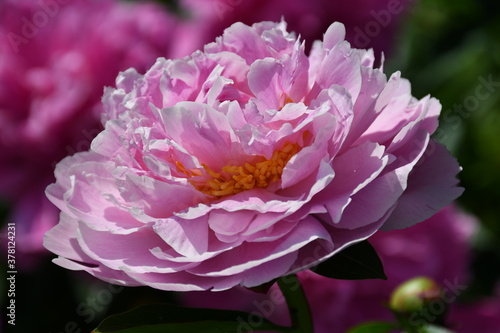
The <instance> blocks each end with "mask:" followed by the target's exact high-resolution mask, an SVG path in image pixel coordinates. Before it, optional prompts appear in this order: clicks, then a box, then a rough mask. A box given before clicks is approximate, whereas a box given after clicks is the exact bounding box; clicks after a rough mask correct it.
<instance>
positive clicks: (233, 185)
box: [176, 142, 300, 197]
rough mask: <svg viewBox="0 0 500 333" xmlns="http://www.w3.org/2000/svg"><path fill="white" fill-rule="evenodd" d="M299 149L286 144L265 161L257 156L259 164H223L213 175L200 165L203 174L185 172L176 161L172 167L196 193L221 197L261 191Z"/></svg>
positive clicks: (276, 177)
mask: <svg viewBox="0 0 500 333" xmlns="http://www.w3.org/2000/svg"><path fill="white" fill-rule="evenodd" d="M299 150H300V146H299V145H298V144H296V143H294V144H292V143H288V142H287V143H285V145H284V146H283V148H282V149H281V150H277V151H275V152H274V153H273V156H272V157H271V159H269V160H268V159H266V158H264V157H262V156H259V158H258V160H260V161H259V162H256V163H253V164H251V163H245V165H243V166H241V165H240V166H237V165H226V166H224V167H222V170H221V171H220V172H214V171H213V170H212V169H210V168H209V167H208V166H207V165H205V164H202V166H203V169H204V171H205V172H204V173H202V171H201V170H200V169H186V168H185V167H184V165H182V163H180V162H176V166H177V169H178V171H179V172H181V173H183V174H185V175H186V176H188V178H190V180H189V182H190V183H191V185H193V186H194V187H195V188H196V189H197V190H198V191H200V192H203V193H205V194H208V195H211V196H214V197H223V196H228V195H232V194H236V193H239V192H242V191H246V190H251V189H252V188H254V187H260V188H265V187H267V186H268V185H269V184H270V183H271V182H277V181H278V180H279V179H280V177H281V174H282V173H283V169H284V168H285V165H286V164H287V163H288V161H289V160H290V159H291V158H292V156H293V155H295V154H296V153H298V152H299ZM203 176H204V177H203ZM196 178H198V179H196ZM200 178H201V179H200Z"/></svg>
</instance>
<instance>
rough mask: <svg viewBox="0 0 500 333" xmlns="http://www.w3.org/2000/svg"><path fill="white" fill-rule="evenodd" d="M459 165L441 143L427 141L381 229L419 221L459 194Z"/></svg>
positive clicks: (401, 226) (406, 225) (396, 227)
mask: <svg viewBox="0 0 500 333" xmlns="http://www.w3.org/2000/svg"><path fill="white" fill-rule="evenodd" d="M459 171H460V166H459V165H458V163H457V161H456V160H455V159H454V158H453V157H452V156H451V155H450V153H449V152H448V151H447V150H446V148H444V147H443V146H442V145H440V144H438V143H436V142H434V141H430V143H429V146H428V147H427V150H426V151H425V153H424V155H423V156H422V158H421V160H420V161H419V164H417V165H416V167H415V168H414V170H413V171H412V172H411V174H410V176H409V179H408V188H407V189H406V191H405V192H404V194H403V195H402V196H401V198H400V199H399V200H398V204H397V206H396V209H395V210H394V213H393V214H392V215H391V216H390V217H389V219H388V220H387V222H386V223H385V224H384V226H383V228H382V230H392V229H402V228H407V227H409V226H412V225H414V224H416V223H418V222H421V221H423V220H425V219H427V218H429V217H430V216H432V215H433V214H435V213H436V212H437V211H438V210H439V209H441V208H442V207H445V206H447V205H448V204H449V203H451V202H452V201H453V200H455V199H456V198H457V197H459V196H460V195H461V194H462V192H463V188H461V187H458V186H457V184H458V179H457V178H456V175H457V173H458V172H459Z"/></svg>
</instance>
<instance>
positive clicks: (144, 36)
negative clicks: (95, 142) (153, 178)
mask: <svg viewBox="0 0 500 333" xmlns="http://www.w3.org/2000/svg"><path fill="white" fill-rule="evenodd" d="M174 28H175V19H174V18H173V17H171V16H170V15H169V14H168V13H167V12H166V11H165V10H163V9H162V8H161V7H159V6H158V5H154V4H152V3H141V4H131V3H121V2H120V3H119V2H117V1H112V0H104V1H92V0H73V1H62V0H57V1H56V0H42V1H31V0H4V1H2V2H1V3H0V184H1V185H0V197H2V198H3V199H4V200H7V201H8V202H10V203H12V204H13V207H12V217H11V218H10V221H11V222H12V221H13V222H15V223H17V231H18V232H17V239H18V243H17V244H18V250H19V251H21V252H22V251H23V250H24V251H38V250H41V249H43V246H42V238H43V233H44V232H46V231H47V230H48V229H49V228H50V227H52V226H54V225H55V224H56V223H57V221H58V214H59V212H58V210H57V209H56V208H55V207H54V206H53V205H52V204H50V202H49V201H48V200H47V198H46V197H45V195H44V189H45V187H46V186H47V185H48V184H50V183H51V182H53V181H54V177H53V170H54V169H53V168H54V166H55V164H56V163H57V162H58V161H60V160H61V159H62V158H63V157H65V156H67V155H69V154H73V153H75V152H76V151H81V150H87V149H88V148H89V146H90V141H91V140H92V139H93V138H94V137H95V135H97V134H98V133H99V132H100V131H101V129H102V127H101V125H100V114H101V113H102V105H101V103H100V101H101V96H102V93H103V89H104V86H105V85H111V84H113V82H114V79H115V78H116V76H117V74H118V73H119V71H121V70H125V69H127V68H129V67H131V66H133V67H135V68H137V69H138V70H139V71H144V70H145V69H146V68H148V67H150V66H151V65H152V64H153V63H154V62H155V61H156V58H157V57H159V56H168V55H169V52H170V48H171V45H170V43H171V38H170V34H171V32H172V29H174ZM19 254H21V253H19ZM26 259H28V258H26Z"/></svg>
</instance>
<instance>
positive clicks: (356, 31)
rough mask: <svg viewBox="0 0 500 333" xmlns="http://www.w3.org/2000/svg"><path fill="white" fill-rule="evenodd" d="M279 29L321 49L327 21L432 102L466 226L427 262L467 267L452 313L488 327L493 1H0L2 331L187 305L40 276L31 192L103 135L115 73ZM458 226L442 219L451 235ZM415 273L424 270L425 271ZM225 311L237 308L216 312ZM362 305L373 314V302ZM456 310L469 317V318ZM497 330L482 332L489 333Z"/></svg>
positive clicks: (499, 52)
mask: <svg viewBox="0 0 500 333" xmlns="http://www.w3.org/2000/svg"><path fill="white" fill-rule="evenodd" d="M43 13H45V14H43ZM282 17H283V18H284V19H285V20H286V21H287V22H288V24H289V30H294V31H296V32H297V33H299V34H300V35H301V36H302V37H303V38H305V39H306V40H307V44H306V45H310V44H311V41H312V40H314V39H321V38H322V34H323V32H324V31H325V30H326V28H327V27H328V26H329V25H330V24H331V23H332V22H333V21H341V22H343V23H344V24H345V25H346V28H347V40H348V41H349V42H351V44H352V45H353V46H354V47H359V48H367V47H372V48H374V51H375V54H376V55H377V57H378V58H379V59H381V58H382V57H381V56H379V55H380V54H381V53H382V52H383V53H384V57H385V62H384V70H385V72H386V73H388V74H390V73H392V72H394V71H396V70H400V71H401V72H402V76H403V77H406V78H408V79H409V80H410V82H411V84H412V91H413V95H414V96H416V97H417V98H422V97H423V96H425V95H427V94H431V95H432V96H434V97H436V98H438V99H439V100H440V101H441V103H442V106H443V111H442V114H441V122H440V128H439V129H438V131H437V132H436V133H435V138H436V140H437V141H439V142H440V143H442V144H444V145H446V146H447V147H448V149H449V150H450V151H451V152H452V154H453V155H454V156H456V157H457V159H458V160H459V162H460V164H461V165H462V166H463V171H462V172H461V173H460V175H459V178H460V180H461V184H462V186H464V187H465V189H466V191H465V193H464V194H463V195H462V197H461V198H460V199H459V200H458V201H457V203H456V205H457V207H458V208H457V209H458V210H460V211H461V212H464V213H466V214H467V216H468V219H469V220H474V222H473V223H474V227H473V228H472V229H473V231H471V232H469V233H467V239H463V240H460V241H459V242H454V241H453V239H451V240H450V237H455V236H454V235H456V234H455V233H454V232H453V231H452V230H451V229H453V228H451V227H450V228H449V229H447V228H444V229H443V230H441V231H440V233H441V235H442V238H439V237H437V239H436V240H435V241H434V242H437V243H439V242H443V243H445V244H450V246H442V247H440V248H439V251H443V252H444V253H445V255H444V256H443V258H444V259H442V261H441V262H438V263H440V264H439V265H440V266H443V265H445V264H447V263H448V264H449V262H454V261H459V262H461V264H463V266H464V267H465V268H464V269H465V270H466V275H467V289H466V290H465V292H463V293H461V294H460V295H459V297H458V299H457V300H456V301H454V303H455V302H456V303H457V304H468V305H474V304H480V302H483V301H484V300H493V301H492V302H493V303H492V304H493V305H492V306H491V307H488V308H487V309H486V310H485V311H486V312H487V314H486V315H490V317H491V315H498V316H499V317H500V305H499V304H500V302H497V303H495V301H496V300H498V298H499V295H500V293H499V289H500V288H499V287H500V284H499V277H500V213H499V209H500V206H499V200H500V175H499V171H500V3H499V2H497V1H493V0H491V1H489V0H455V1H452V0H418V1H417V0H412V1H403V0H389V1H387V0H351V1H348V2H344V1H327V0H308V1H303V0H297V1H283V0H267V1H264V0H178V1H173V0H172V1H157V2H153V1H149V2H146V1H121V2H120V1H119V0H113V1H111V0H104V1H93V0H71V1H70V0H42V1H40V2H35V1H26V0H16V1H14V0H0V163H1V164H0V224H1V226H0V234H1V235H0V247H1V249H2V250H1V253H0V281H1V282H0V308H1V309H2V310H1V313H2V317H1V318H0V327H1V328H2V332H53V333H56V332H57V333H59V332H90V331H91V330H92V329H93V328H95V327H96V326H97V324H98V323H99V321H100V320H102V319H103V318H105V317H106V316H108V315H110V314H113V313H117V312H121V311H125V310H128V309H131V308H132V307H134V306H136V305H139V304H144V303H151V302H185V300H184V299H183V298H182V297H180V296H179V295H177V294H174V293H168V292H160V291H156V290H152V289H148V288H119V287H114V286H111V285H108V284H106V283H103V282H100V281H97V280H95V279H93V278H91V277H90V276H87V275H86V274H84V273H81V272H72V271H67V270H65V269H63V268H60V267H58V266H56V265H54V264H52V263H51V259H52V257H53V256H52V255H51V254H50V253H48V252H47V251H45V250H44V249H43V246H42V236H43V233H44V232H45V231H46V230H48V229H49V228H50V227H51V226H52V225H54V224H55V223H57V210H55V209H54V207H52V206H51V204H50V203H48V201H47V200H46V199H45V197H44V194H43V190H44V188H45V186H47V185H48V184H49V183H50V182H52V180H53V177H52V173H53V168H54V166H55V164H56V163H57V161H59V160H60V159H61V158H63V157H64V156H66V155H68V154H73V153H75V152H76V151H81V150H86V149H88V147H89V143H90V141H91V139H92V138H93V137H94V136H95V135H96V134H97V133H98V132H99V131H100V130H101V125H100V116H99V113H100V106H99V101H100V96H101V94H102V90H103V87H104V86H112V85H113V84H114V78H115V77H116V75H117V74H118V72H119V71H122V70H125V69H127V68H129V67H131V66H133V67H136V68H137V69H138V70H139V71H141V72H144V71H145V70H146V69H147V68H148V67H150V66H151V65H152V64H153V63H154V61H155V59H156V58H157V57H161V56H163V57H181V56H185V55H188V54H190V53H191V52H193V51H194V50H196V49H200V48H202V47H203V45H204V44H205V43H207V42H210V41H212V40H213V39H214V38H215V37H216V36H219V35H221V34H222V32H223V29H224V28H225V27H227V26H229V25H230V24H232V23H234V22H237V21H242V22H244V23H247V24H252V23H254V22H258V21H262V20H273V21H279V20H280V19H281V18H282ZM30 24H31V25H30ZM462 221H463V219H462V218H455V219H452V223H455V224H457V225H460V224H461V223H462ZM7 223H15V224H16V232H17V234H16V268H17V271H18V273H17V275H16V297H15V300H16V326H15V327H14V326H11V325H7V324H6V321H7V320H8V318H7V317H5V309H6V305H7V303H6V302H7V301H8V298H7V291H8V284H7V283H6V282H5V281H6V272H7V270H8V268H7V266H6V264H7V262H6V259H7V258H6V257H7V248H6V246H7V245H6V241H7V240H6V236H7V235H6V225H7ZM424 223H425V222H424ZM428 224H430V222H429V223H428ZM429 228H431V227H429ZM429 230H431V229H429ZM429 232H434V231H429ZM423 235H424V236H422V237H423V238H426V237H425V233H423ZM460 235H462V236H461V237H463V233H462V234H460ZM456 237H459V236H456ZM382 244H383V243H382ZM376 248H377V247H376ZM398 251H401V252H404V251H409V252H411V251H412V248H411V247H410V246H408V248H407V249H405V248H401V249H399V250H398ZM436 251H438V250H436ZM464 251H466V252H467V254H466V255H464V254H463V252H464ZM425 255H426V256H428V257H425V256H424V257H422V258H421V259H422V261H423V262H426V261H429V262H433V260H435V258H434V257H435V255H436V254H432V253H428V254H425ZM418 265H419V264H415V266H414V269H415V272H414V274H418V273H419V272H418V269H419V267H420V266H418ZM422 267H423V266H422ZM433 269H434V271H436V272H437V271H438V270H439V269H442V267H436V268H433ZM420 274H427V275H432V272H431V273H429V271H428V270H427V268H426V269H425V270H424V269H423V270H422V273H420ZM436 274H437V273H436ZM346 288H347V287H346ZM197 296H199V295H197ZM332 297H333V296H332ZM387 297H388V296H387ZM236 299H240V300H241V297H240V296H238V297H236V298H233V299H231V298H225V299H221V301H220V302H224V303H227V302H233V301H235V300H236ZM189 302H191V303H192V304H202V303H203V302H202V301H199V302H197V301H196V300H190V301H189ZM189 302H188V303H189ZM215 302H217V301H215ZM248 302H249V303H251V300H250V301H248ZM323 302H325V300H323ZM346 304H347V303H345V304H342V303H341V302H339V304H338V306H339V307H342V306H347V305H346ZM481 304H483V305H484V303H481ZM225 305H226V307H231V306H230V305H228V304H225ZM483 305H482V306H483ZM349 306H353V307H355V306H356V304H355V303H353V304H351V305H349ZM242 307H245V306H242ZM373 307H380V309H381V311H384V309H383V305H382V304H379V303H374V304H373ZM483 307H484V306H483ZM468 309H469V310H467V313H468V314H470V315H472V316H474V314H475V312H474V311H475V310H474V308H473V307H469V308H468ZM483 310H484V309H483ZM377 311H378V310H377ZM377 311H375V310H374V312H377ZM477 311H479V310H477ZM495 311H497V312H495ZM482 315H484V313H482V314H478V317H477V318H478V320H480V318H482V317H481V316H482ZM367 319H369V318H367ZM359 320H363V318H360V319H359ZM498 320H499V321H500V319H498ZM499 326H500V324H499ZM499 326H497V328H498V327H499ZM497 328H490V330H491V333H494V332H500V331H498V330H496V329H497ZM464 332H465V331H464ZM471 332H473V331H471ZM477 332H479V331H477ZM481 332H485V333H488V331H486V330H483V331H481Z"/></svg>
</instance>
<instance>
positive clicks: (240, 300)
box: [181, 206, 500, 333]
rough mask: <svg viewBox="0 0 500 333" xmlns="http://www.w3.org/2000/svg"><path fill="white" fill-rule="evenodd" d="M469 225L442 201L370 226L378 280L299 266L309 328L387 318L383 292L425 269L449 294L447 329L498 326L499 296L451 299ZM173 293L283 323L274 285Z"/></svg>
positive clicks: (466, 256) (472, 226) (461, 277)
mask: <svg viewBox="0 0 500 333" xmlns="http://www.w3.org/2000/svg"><path fill="white" fill-rule="evenodd" d="M477 225H478V224H477V221H476V220H475V219H474V218H473V217H471V216H468V215H466V214H464V213H463V212H462V211H460V210H459V209H458V208H457V207H455V206H449V207H446V208H444V209H442V210H441V211H440V212H438V213H437V214H436V215H434V216H432V217H431V218H429V219H428V220H427V221H425V222H422V223H420V224H418V225H416V226H414V227H412V228H410V229H405V230H397V231H392V232H388V233H385V232H378V233H376V234H375V235H373V236H372V237H371V238H370V242H371V243H372V244H373V246H374V247H375V249H376V250H377V252H378V253H379V255H380V257H381V259H382V261H383V263H384V268H385V272H386V275H387V277H388V279H387V280H386V281H383V280H359V281H345V280H334V279H328V278H325V277H322V276H319V275H317V274H314V273H313V272H311V271H304V272H301V273H299V278H300V280H301V283H302V286H303V288H304V291H305V294H306V296H307V298H308V301H309V305H310V307H311V312H312V316H313V320H314V328H315V332H318V333H337V332H338V333H344V332H346V331H348V330H349V329H350V328H352V327H354V326H356V325H359V324H362V323H364V322H368V321H380V320H388V321H394V316H393V314H392V313H391V311H390V310H389V309H388V308H387V307H386V304H387V303H388V301H389V298H390V295H391V293H392V292H393V290H394V289H395V288H396V287H397V286H398V285H399V284H400V283H402V282H404V281H406V280H409V279H411V278H414V277H417V276H428V277H430V278H432V279H433V280H434V281H436V282H438V283H439V284H440V285H441V286H443V288H444V289H445V290H446V291H445V296H446V300H448V301H450V303H449V304H448V305H449V315H448V316H447V325H448V326H449V327H450V328H451V329H452V330H453V331H454V332H457V333H475V332H484V333H495V332H499V331H500V322H499V321H498V318H497V317H498V313H499V311H500V300H499V299H486V300H479V301H477V302H472V303H466V304H464V303H462V302H460V301H459V299H458V297H459V296H460V294H461V293H463V292H464V288H465V287H466V286H467V285H468V280H469V273H468V265H469V263H470V259H471V258H470V248H469V242H470V239H471V237H472V235H473V234H474V233H475V231H476V228H477ZM181 297H182V298H181V300H182V302H183V303H184V304H185V305H188V306H193V307H209V308H214V307H217V308H222V309H228V310H243V311H247V312H250V313H257V314H259V315H262V316H265V317H268V318H270V319H271V320H272V321H274V322H276V323H280V324H283V325H289V324H290V323H289V321H290V319H289V316H288V310H287V306H286V304H285V301H284V298H283V296H282V295H281V292H280V291H279V288H278V287H277V286H276V285H274V286H273V287H272V288H271V289H270V291H269V292H268V293H267V294H265V295H264V294H256V293H253V292H251V291H249V290H247V289H243V288H233V289H231V290H227V291H223V292H220V293H211V292H192V293H184V294H182V295H181ZM443 301H445V299H443ZM440 308H441V306H440V305H437V306H435V309H437V310H439V309H440ZM429 315H433V314H429ZM434 315H435V314H434ZM242 328H243V326H242ZM250 328H256V327H250Z"/></svg>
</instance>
